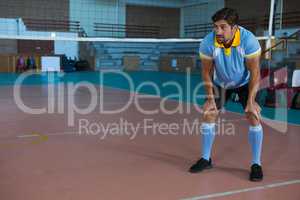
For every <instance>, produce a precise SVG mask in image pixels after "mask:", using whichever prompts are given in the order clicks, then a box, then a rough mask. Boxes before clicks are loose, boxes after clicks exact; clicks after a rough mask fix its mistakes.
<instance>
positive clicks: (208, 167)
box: [189, 165, 213, 174]
mask: <svg viewBox="0 0 300 200" xmlns="http://www.w3.org/2000/svg"><path fill="white" fill-rule="evenodd" d="M212 168H213V166H212V165H210V166H207V167H205V168H203V169H201V170H198V171H191V170H189V172H190V173H192V174H197V173H200V172H202V171H203V170H206V169H212Z"/></svg>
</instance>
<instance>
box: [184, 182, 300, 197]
mask: <svg viewBox="0 0 300 200" xmlns="http://www.w3.org/2000/svg"><path fill="white" fill-rule="evenodd" d="M292 184H300V179H297V180H290V181H285V182H281V183H273V184H268V185H262V186H258V187H252V188H245V189H239V190H231V191H227V192H220V193H213V194H207V195H200V196H196V197H191V198H185V199H182V200H199V199H211V198H216V197H224V196H231V195H234V194H239V193H244V192H251V191H257V190H266V189H270V188H276V187H282V186H286V185H292Z"/></svg>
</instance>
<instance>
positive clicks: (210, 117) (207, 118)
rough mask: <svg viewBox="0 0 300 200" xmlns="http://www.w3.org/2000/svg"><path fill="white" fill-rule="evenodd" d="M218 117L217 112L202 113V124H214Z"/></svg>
mask: <svg viewBox="0 0 300 200" xmlns="http://www.w3.org/2000/svg"><path fill="white" fill-rule="evenodd" d="M218 115H219V112H218V111H209V112H204V114H203V119H204V122H207V123H212V122H215V121H216V119H217V117H218Z"/></svg>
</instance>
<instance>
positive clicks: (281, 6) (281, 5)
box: [279, 0, 283, 30]
mask: <svg viewBox="0 0 300 200" xmlns="http://www.w3.org/2000/svg"><path fill="white" fill-rule="evenodd" d="M282 12H283V0H280V25H279V29H280V30H281V29H282Z"/></svg>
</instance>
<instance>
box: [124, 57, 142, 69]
mask: <svg viewBox="0 0 300 200" xmlns="http://www.w3.org/2000/svg"><path fill="white" fill-rule="evenodd" d="M123 69H124V70H126V71H138V70H140V57H139V56H123Z"/></svg>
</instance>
